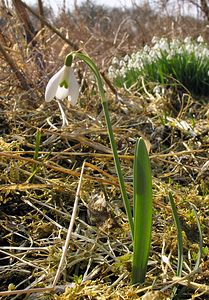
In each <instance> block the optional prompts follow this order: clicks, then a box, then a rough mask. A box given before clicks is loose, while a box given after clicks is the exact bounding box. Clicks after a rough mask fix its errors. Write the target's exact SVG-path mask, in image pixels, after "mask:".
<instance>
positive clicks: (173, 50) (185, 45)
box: [109, 37, 209, 96]
mask: <svg viewBox="0 0 209 300" xmlns="http://www.w3.org/2000/svg"><path fill="white" fill-rule="evenodd" d="M152 44H153V45H152V46H148V45H145V46H144V48H143V49H141V50H139V51H138V52H136V53H133V54H131V55H130V56H129V55H126V56H125V57H124V58H123V59H121V60H118V59H117V58H114V59H113V61H112V66H111V67H110V68H109V75H110V77H111V78H112V79H113V80H114V83H115V84H116V85H117V86H119V87H125V88H130V87H131V86H133V85H134V86H136V87H137V88H140V87H141V78H142V77H143V78H144V81H145V83H146V84H148V85H150V83H155V85H159V84H163V85H172V84H174V85H176V84H178V85H179V86H181V87H183V88H185V89H187V90H188V91H189V92H190V93H192V94H193V95H196V96H207V95H208V94H209V76H208V70H209V49H208V46H207V44H206V43H204V41H203V39H202V37H198V39H197V40H196V41H195V40H192V39H191V38H190V37H188V38H186V39H184V40H183V41H180V40H178V39H173V40H171V41H170V40H169V39H167V38H161V39H158V38H156V37H154V38H153V39H152Z"/></svg>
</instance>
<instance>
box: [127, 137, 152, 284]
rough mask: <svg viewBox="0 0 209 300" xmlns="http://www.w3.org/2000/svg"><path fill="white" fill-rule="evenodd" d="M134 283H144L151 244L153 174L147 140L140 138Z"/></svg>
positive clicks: (138, 148) (135, 178)
mask: <svg viewBox="0 0 209 300" xmlns="http://www.w3.org/2000/svg"><path fill="white" fill-rule="evenodd" d="M133 184H134V247H133V270H132V282H133V284H138V283H143V282H144V280H145V276H146V271H147V264H148V258H149V252H150V245H151V231H152V175H151V166H150V160H149V155H148V152H147V149H146V145H145V142H144V140H143V139H142V138H140V139H138V141H137V145H136V151H135V159H134V182H133Z"/></svg>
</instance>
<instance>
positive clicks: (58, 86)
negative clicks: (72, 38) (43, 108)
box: [45, 55, 79, 127]
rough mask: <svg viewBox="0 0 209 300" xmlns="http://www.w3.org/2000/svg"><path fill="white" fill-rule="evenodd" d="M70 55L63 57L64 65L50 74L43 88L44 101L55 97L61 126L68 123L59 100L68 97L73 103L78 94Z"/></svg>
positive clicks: (75, 101) (73, 103) (77, 85)
mask: <svg viewBox="0 0 209 300" xmlns="http://www.w3.org/2000/svg"><path fill="white" fill-rule="evenodd" d="M71 64H72V56H71V55H68V56H67V57H66V59H65V64H64V66H63V67H62V68H61V69H60V70H59V71H58V72H57V73H56V74H55V75H53V76H52V78H51V79H50V80H49V82H48V84H47V86H46V90H45V101H46V102H50V101H51V100H53V99H54V98H55V100H56V101H57V103H58V105H59V109H60V112H61V116H62V127H65V126H67V125H68V120H67V117H66V115H65V112H64V109H63V106H62V104H61V100H63V99H65V98H68V100H69V101H70V103H71V104H72V105H75V104H76V103H77V100H78V95H79V84H78V82H77V80H76V77H75V75H74V72H73V69H72V67H71Z"/></svg>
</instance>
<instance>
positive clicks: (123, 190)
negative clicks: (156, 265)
mask: <svg viewBox="0 0 209 300" xmlns="http://www.w3.org/2000/svg"><path fill="white" fill-rule="evenodd" d="M69 55H72V53H71V54H69ZM73 55H74V56H76V57H77V58H79V59H81V60H82V61H84V62H85V63H86V64H87V65H88V66H89V68H90V69H91V70H92V71H93V73H94V75H95V77H96V80H97V84H98V88H99V92H100V96H101V100H102V107H103V110H104V114H105V121H106V125H107V130H108V135H109V139H110V144H111V147H112V152H113V157H114V163H115V168H116V172H117V175H118V180H119V184H120V190H121V194H122V198H123V203H124V207H125V210H126V214H127V217H128V221H129V225H130V229H131V234H132V239H133V234H134V222H133V217H132V212H131V207H130V202H129V198H128V194H127V191H126V186H125V181H124V178H123V174H122V170H121V165H120V160H119V156H118V152H117V146H116V143H115V138H114V134H113V129H112V124H111V121H110V115H109V110H108V102H107V99H106V96H105V91H104V88H103V81H102V78H101V76H100V73H99V70H98V68H97V67H96V65H95V64H94V62H93V61H92V60H91V59H90V58H89V57H88V56H86V55H85V54H83V53H81V52H73Z"/></svg>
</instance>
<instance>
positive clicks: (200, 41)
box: [197, 35, 204, 43]
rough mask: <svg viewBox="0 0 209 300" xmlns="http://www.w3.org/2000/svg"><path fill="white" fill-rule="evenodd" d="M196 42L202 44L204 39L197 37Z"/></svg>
mask: <svg viewBox="0 0 209 300" xmlns="http://www.w3.org/2000/svg"><path fill="white" fill-rule="evenodd" d="M197 42H198V43H203V42H204V39H203V37H202V36H201V35H199V36H198V38H197Z"/></svg>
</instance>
